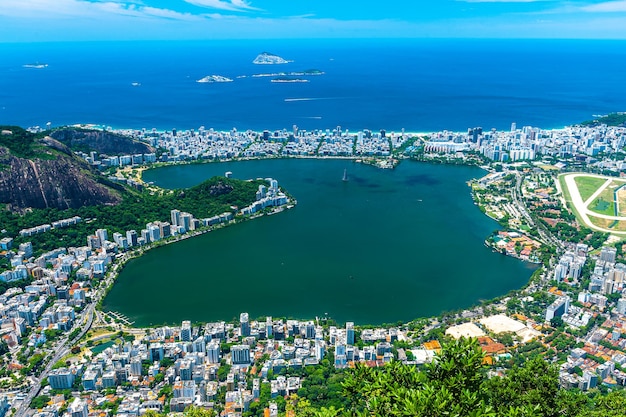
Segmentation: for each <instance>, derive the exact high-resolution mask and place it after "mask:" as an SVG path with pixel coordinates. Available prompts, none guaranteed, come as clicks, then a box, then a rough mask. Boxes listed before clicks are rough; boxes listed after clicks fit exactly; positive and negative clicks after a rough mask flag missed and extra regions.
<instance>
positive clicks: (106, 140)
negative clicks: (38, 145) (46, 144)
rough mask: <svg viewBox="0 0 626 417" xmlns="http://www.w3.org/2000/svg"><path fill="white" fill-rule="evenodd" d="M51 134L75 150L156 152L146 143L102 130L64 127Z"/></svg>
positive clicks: (110, 152)
mask: <svg viewBox="0 0 626 417" xmlns="http://www.w3.org/2000/svg"><path fill="white" fill-rule="evenodd" d="M50 136H51V137H52V138H54V139H56V140H58V141H59V142H61V143H63V144H65V145H67V146H68V147H70V148H71V149H72V150H74V151H83V152H90V151H96V152H98V153H99V154H107V155H119V154H139V153H151V152H154V148H152V147H151V146H150V145H148V144H146V143H143V142H139V141H136V140H134V139H132V138H129V137H127V136H124V135H119V134H117V133H111V132H106V131H102V130H93V129H82V128H76V127H64V128H61V129H57V130H54V131H53V132H51V133H50Z"/></svg>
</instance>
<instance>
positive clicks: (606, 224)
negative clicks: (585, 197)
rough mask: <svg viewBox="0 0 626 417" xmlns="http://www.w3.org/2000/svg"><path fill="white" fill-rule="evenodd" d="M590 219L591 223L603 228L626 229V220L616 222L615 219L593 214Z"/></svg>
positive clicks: (620, 230) (617, 230)
mask: <svg viewBox="0 0 626 417" xmlns="http://www.w3.org/2000/svg"><path fill="white" fill-rule="evenodd" d="M589 220H591V223H593V224H594V225H595V226H597V227H600V228H603V229H610V230H615V231H616V232H623V231H626V221H624V220H620V221H617V222H616V221H615V220H609V219H601V218H599V217H593V216H589Z"/></svg>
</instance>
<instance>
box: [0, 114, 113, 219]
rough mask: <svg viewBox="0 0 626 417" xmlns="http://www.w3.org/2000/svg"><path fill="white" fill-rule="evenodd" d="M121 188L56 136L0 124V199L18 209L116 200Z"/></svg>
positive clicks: (61, 207)
mask: <svg viewBox="0 0 626 417" xmlns="http://www.w3.org/2000/svg"><path fill="white" fill-rule="evenodd" d="M120 201H121V196H120V194H119V192H118V191H115V190H114V189H113V188H111V187H110V186H107V184H106V181H105V180H104V179H103V178H102V177H101V175H100V174H99V173H98V172H97V171H95V170H94V169H93V168H92V167H90V166H89V165H88V164H87V163H86V162H85V161H83V160H82V159H80V158H77V157H76V156H74V155H73V153H72V151H71V150H70V149H69V148H68V147H67V146H65V145H63V144H62V143H60V142H58V141H57V140H55V139H53V138H50V137H48V136H45V134H34V133H30V132H28V131H26V130H24V129H22V128H20V127H17V126H0V203H3V204H6V205H7V208H8V209H9V210H12V211H16V212H23V211H24V210H26V209H31V208H36V209H46V208H55V209H68V208H78V207H82V206H90V205H100V204H117V203H119V202H120Z"/></svg>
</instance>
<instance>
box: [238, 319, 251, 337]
mask: <svg viewBox="0 0 626 417" xmlns="http://www.w3.org/2000/svg"><path fill="white" fill-rule="evenodd" d="M239 323H240V325H241V336H242V337H246V336H250V319H249V317H248V313H241V314H240V315H239Z"/></svg>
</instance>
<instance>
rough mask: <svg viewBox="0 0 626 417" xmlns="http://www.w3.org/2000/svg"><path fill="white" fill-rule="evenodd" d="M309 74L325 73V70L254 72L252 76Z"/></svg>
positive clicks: (298, 75) (299, 75)
mask: <svg viewBox="0 0 626 417" xmlns="http://www.w3.org/2000/svg"><path fill="white" fill-rule="evenodd" d="M307 75H324V71H320V70H318V69H310V70H306V71H292V72H272V73H264V74H252V78H261V77H302V76H307Z"/></svg>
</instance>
